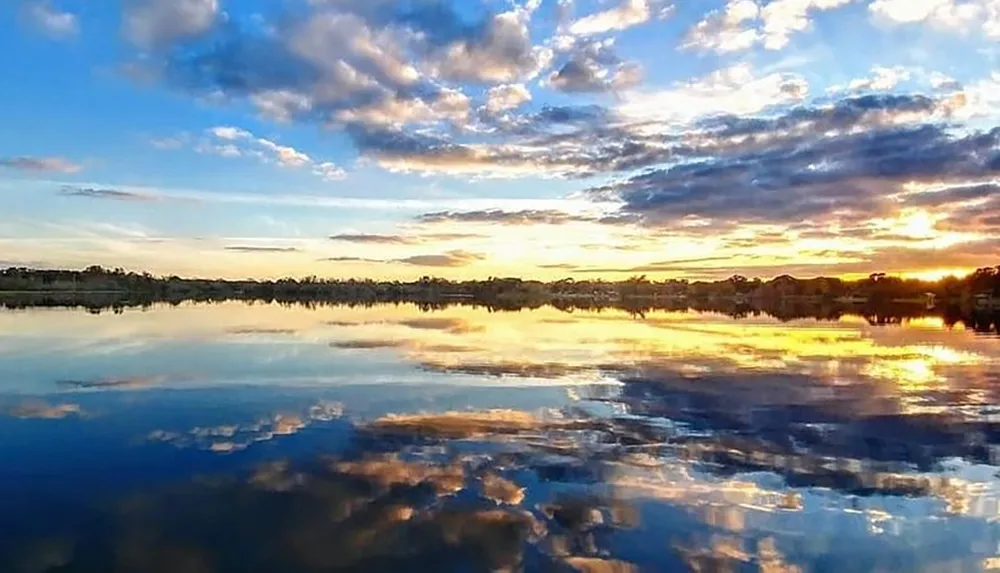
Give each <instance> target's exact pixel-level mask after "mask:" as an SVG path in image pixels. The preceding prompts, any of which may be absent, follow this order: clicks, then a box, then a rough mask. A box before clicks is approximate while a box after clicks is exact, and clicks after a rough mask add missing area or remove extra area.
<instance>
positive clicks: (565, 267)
mask: <svg viewBox="0 0 1000 573" xmlns="http://www.w3.org/2000/svg"><path fill="white" fill-rule="evenodd" d="M538 268H540V269H562V270H567V271H571V270H576V269H578V268H580V266H579V265H571V264H569V263H553V264H550V265H538Z"/></svg>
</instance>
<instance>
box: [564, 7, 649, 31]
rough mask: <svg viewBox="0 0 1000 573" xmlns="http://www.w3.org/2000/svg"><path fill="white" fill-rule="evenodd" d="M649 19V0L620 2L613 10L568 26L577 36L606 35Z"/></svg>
mask: <svg viewBox="0 0 1000 573" xmlns="http://www.w3.org/2000/svg"><path fill="white" fill-rule="evenodd" d="M651 17H652V7H651V6H650V0H622V3H621V4H620V5H618V6H617V7H615V8H611V9H609V10H605V11H603V12H596V13H594V14H591V15H589V16H585V17H583V18H580V19H579V20H576V21H575V22H573V23H572V24H570V26H569V31H570V33H572V34H576V35H578V36H592V35H596V34H606V33H608V32H615V31H621V30H625V29H628V28H631V27H632V26H637V25H639V24H644V23H646V22H648V21H649V19H650V18H651Z"/></svg>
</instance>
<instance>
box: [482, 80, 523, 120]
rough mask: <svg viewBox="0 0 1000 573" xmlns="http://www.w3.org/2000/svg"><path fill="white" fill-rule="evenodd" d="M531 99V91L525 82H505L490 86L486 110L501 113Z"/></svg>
mask: <svg viewBox="0 0 1000 573" xmlns="http://www.w3.org/2000/svg"><path fill="white" fill-rule="evenodd" d="M529 101H531V92H530V91H528V88H526V87H524V84H504V85H499V86H495V87H492V88H490V90H489V91H488V92H487V93H486V111H488V112H489V113H500V112H504V111H507V110H511V109H514V108H516V107H518V106H520V105H521V104H524V103H527V102H529Z"/></svg>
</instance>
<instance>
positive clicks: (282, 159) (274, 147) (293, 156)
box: [257, 138, 312, 168]
mask: <svg viewBox="0 0 1000 573" xmlns="http://www.w3.org/2000/svg"><path fill="white" fill-rule="evenodd" d="M257 143H258V144H260V146H261V147H263V148H265V149H267V150H268V151H271V152H272V153H273V154H274V158H275V160H276V161H277V162H278V165H280V166H282V167H293V168H294V167H302V166H305V165H311V164H312V158H311V157H309V156H308V155H306V154H305V153H302V152H301V151H299V150H298V149H295V148H294V147H289V146H287V145H278V144H277V143H275V142H273V141H271V140H269V139H263V138H260V139H258V140H257Z"/></svg>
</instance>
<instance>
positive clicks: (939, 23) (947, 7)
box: [868, 0, 1000, 39]
mask: <svg viewBox="0 0 1000 573" xmlns="http://www.w3.org/2000/svg"><path fill="white" fill-rule="evenodd" d="M868 10H869V11H870V12H871V14H872V17H873V18H874V19H875V21H877V22H881V23H885V24H896V25H906V24H928V25H931V26H934V27H936V28H941V29H945V30H954V31H957V32H963V33H965V32H970V31H973V30H975V29H977V28H978V29H980V30H981V31H982V32H983V34H985V35H986V36H987V37H988V38H991V39H1000V0H875V1H874V2H872V3H871V4H870V5H869V6H868Z"/></svg>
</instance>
